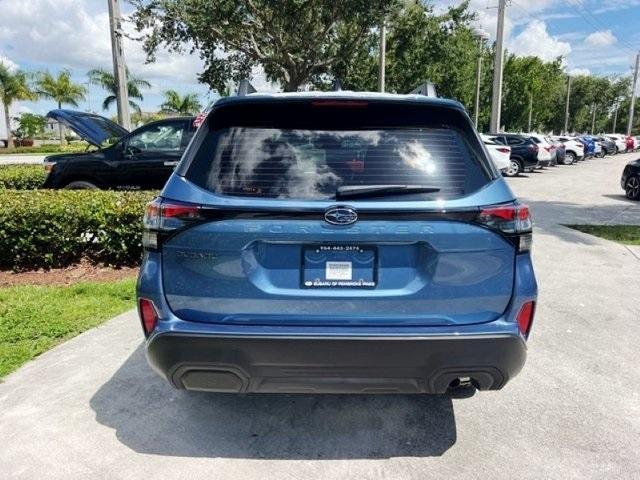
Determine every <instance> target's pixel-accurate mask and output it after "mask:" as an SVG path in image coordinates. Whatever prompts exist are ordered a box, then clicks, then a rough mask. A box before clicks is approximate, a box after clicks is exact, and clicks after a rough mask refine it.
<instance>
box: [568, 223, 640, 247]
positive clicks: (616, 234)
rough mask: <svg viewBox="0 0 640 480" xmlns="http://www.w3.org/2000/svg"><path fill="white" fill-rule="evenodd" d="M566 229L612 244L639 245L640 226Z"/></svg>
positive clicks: (577, 226)
mask: <svg viewBox="0 0 640 480" xmlns="http://www.w3.org/2000/svg"><path fill="white" fill-rule="evenodd" d="M567 227H569V228H573V229H575V230H579V231H581V232H584V233H588V234H590V235H595V236H596V237H601V238H605V239H607V240H613V241H614V242H619V243H625V244H627V245H640V226H638V225H567Z"/></svg>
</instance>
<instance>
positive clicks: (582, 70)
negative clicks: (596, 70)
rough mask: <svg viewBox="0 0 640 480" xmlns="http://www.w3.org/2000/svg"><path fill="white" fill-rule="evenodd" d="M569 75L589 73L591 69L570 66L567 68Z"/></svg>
mask: <svg viewBox="0 0 640 480" xmlns="http://www.w3.org/2000/svg"><path fill="white" fill-rule="evenodd" d="M569 75H573V76H576V75H591V71H590V70H589V69H588V68H571V69H569Z"/></svg>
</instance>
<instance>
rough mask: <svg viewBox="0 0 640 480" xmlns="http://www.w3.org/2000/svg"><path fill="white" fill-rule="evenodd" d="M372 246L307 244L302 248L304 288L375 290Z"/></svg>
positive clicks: (374, 250) (374, 254)
mask: <svg viewBox="0 0 640 480" xmlns="http://www.w3.org/2000/svg"><path fill="white" fill-rule="evenodd" d="M376 256H377V251H376V248H375V247H371V246H362V245H309V246H305V247H303V248H302V286H303V287H304V288H375V286H376V283H377V278H376Z"/></svg>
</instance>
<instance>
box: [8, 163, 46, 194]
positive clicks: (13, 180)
mask: <svg viewBox="0 0 640 480" xmlns="http://www.w3.org/2000/svg"><path fill="white" fill-rule="evenodd" d="M45 178H46V174H45V171H44V168H43V166H42V165H0V189H3V188H11V189H15V190H33V189H34V188H40V187H41V186H42V184H43V183H44V180H45Z"/></svg>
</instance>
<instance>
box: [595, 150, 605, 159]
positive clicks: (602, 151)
mask: <svg viewBox="0 0 640 480" xmlns="http://www.w3.org/2000/svg"><path fill="white" fill-rule="evenodd" d="M605 154H606V152H605V151H604V149H602V150H600V153H597V154H596V157H598V158H603V157H604V156H605Z"/></svg>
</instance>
